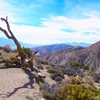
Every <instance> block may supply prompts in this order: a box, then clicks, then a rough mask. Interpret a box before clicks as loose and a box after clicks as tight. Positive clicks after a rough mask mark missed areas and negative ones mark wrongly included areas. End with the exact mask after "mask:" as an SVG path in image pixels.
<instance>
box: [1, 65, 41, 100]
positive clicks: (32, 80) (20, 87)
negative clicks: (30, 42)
mask: <svg viewBox="0 0 100 100" xmlns="http://www.w3.org/2000/svg"><path fill="white" fill-rule="evenodd" d="M33 73H34V72H33ZM33 73H31V72H30V71H29V70H23V69H21V68H5V67H0V100H30V99H28V98H34V99H32V100H38V99H36V98H38V97H40V96H41V94H40V93H39V85H38V84H39V82H38V80H37V81H36V77H35V75H34V74H33Z"/></svg>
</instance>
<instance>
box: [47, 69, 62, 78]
mask: <svg viewBox="0 0 100 100" xmlns="http://www.w3.org/2000/svg"><path fill="white" fill-rule="evenodd" d="M47 72H48V73H57V75H58V76H59V77H62V78H63V79H64V73H63V72H62V71H61V70H59V69H54V68H49V69H48V70H47Z"/></svg>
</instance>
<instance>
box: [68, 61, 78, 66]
mask: <svg viewBox="0 0 100 100" xmlns="http://www.w3.org/2000/svg"><path fill="white" fill-rule="evenodd" d="M69 66H71V67H79V66H80V64H79V62H70V63H69Z"/></svg>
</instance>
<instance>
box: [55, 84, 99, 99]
mask: <svg viewBox="0 0 100 100" xmlns="http://www.w3.org/2000/svg"><path fill="white" fill-rule="evenodd" d="M99 95H100V89H97V88H96V87H94V86H88V87H86V86H84V85H77V84H74V85H71V84H66V85H61V86H60V89H59V91H58V93H57V95H56V97H55V99H54V100H100V96H99Z"/></svg>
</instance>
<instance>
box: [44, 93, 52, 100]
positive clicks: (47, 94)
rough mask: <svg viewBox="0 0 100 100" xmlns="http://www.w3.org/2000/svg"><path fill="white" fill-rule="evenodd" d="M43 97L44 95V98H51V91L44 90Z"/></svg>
mask: <svg viewBox="0 0 100 100" xmlns="http://www.w3.org/2000/svg"><path fill="white" fill-rule="evenodd" d="M43 97H44V98H47V99H50V98H51V93H50V92H45V93H44V94H43Z"/></svg>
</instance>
